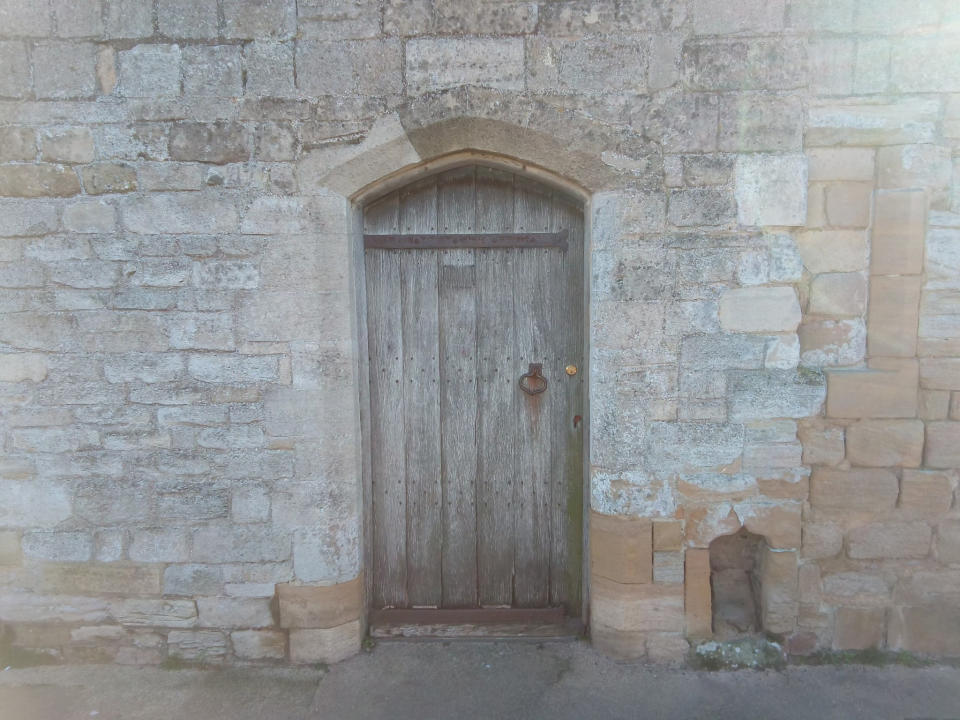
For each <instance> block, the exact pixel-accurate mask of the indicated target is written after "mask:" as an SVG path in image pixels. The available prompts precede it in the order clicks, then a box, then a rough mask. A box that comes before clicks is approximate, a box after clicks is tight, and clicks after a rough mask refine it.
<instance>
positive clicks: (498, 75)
mask: <svg viewBox="0 0 960 720" xmlns="http://www.w3.org/2000/svg"><path fill="white" fill-rule="evenodd" d="M571 71H572V68H571ZM406 75H407V85H408V89H409V92H410V93H411V94H414V95H419V94H421V93H424V92H429V91H432V90H443V89H445V88H450V87H456V86H459V85H480V86H483V87H492V88H498V89H501V90H520V89H522V88H523V42H522V40H521V39H520V38H502V39H501V38H496V39H494V38H489V39H488V38H424V39H417V40H410V41H408V42H407V47H406Z"/></svg>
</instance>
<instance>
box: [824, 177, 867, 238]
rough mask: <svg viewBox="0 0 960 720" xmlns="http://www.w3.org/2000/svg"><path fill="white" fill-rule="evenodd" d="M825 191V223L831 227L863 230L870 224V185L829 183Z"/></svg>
mask: <svg viewBox="0 0 960 720" xmlns="http://www.w3.org/2000/svg"><path fill="white" fill-rule="evenodd" d="M825 190H826V211H827V221H828V222H829V223H830V225H831V226H832V227H838V228H865V227H867V226H868V225H869V224H870V199H871V195H872V194H873V184H872V183H850V182H847V183H830V184H829V185H827V186H826V188H825Z"/></svg>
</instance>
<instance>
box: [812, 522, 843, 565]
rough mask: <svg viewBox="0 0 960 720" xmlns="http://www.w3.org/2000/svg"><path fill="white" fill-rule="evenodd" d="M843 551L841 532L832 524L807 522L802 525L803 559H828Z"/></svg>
mask: <svg viewBox="0 0 960 720" xmlns="http://www.w3.org/2000/svg"><path fill="white" fill-rule="evenodd" d="M842 550H843V530H842V529H841V528H840V527H839V526H837V525H834V524H833V523H813V522H807V523H804V525H803V557H805V558H814V559H819V558H828V557H834V556H835V555H839V554H840V552H841V551H842Z"/></svg>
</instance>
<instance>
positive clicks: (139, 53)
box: [117, 45, 180, 98]
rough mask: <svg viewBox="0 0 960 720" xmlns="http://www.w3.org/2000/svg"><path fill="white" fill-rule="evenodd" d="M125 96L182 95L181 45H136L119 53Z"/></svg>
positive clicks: (161, 96) (121, 91)
mask: <svg viewBox="0 0 960 720" xmlns="http://www.w3.org/2000/svg"><path fill="white" fill-rule="evenodd" d="M117 59H118V64H119V67H120V85H119V92H120V94H121V95H122V96H123V97H149V98H172V97H177V96H178V95H179V94H180V48H179V47H178V46H177V45H135V46H134V47H132V48H130V49H129V50H121V51H120V52H119V53H117Z"/></svg>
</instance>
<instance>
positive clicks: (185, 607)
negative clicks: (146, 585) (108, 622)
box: [110, 598, 197, 628]
mask: <svg viewBox="0 0 960 720" xmlns="http://www.w3.org/2000/svg"><path fill="white" fill-rule="evenodd" d="M110 615H111V616H112V617H113V618H114V619H115V620H116V621H117V622H119V623H120V624H121V625H131V626H145V627H150V626H157V627H172V628H189V627H193V626H195V625H196V624H197V607H196V605H195V604H194V602H193V601H192V600H159V599H153V598H127V599H123V600H117V601H114V602H111V603H110Z"/></svg>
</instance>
